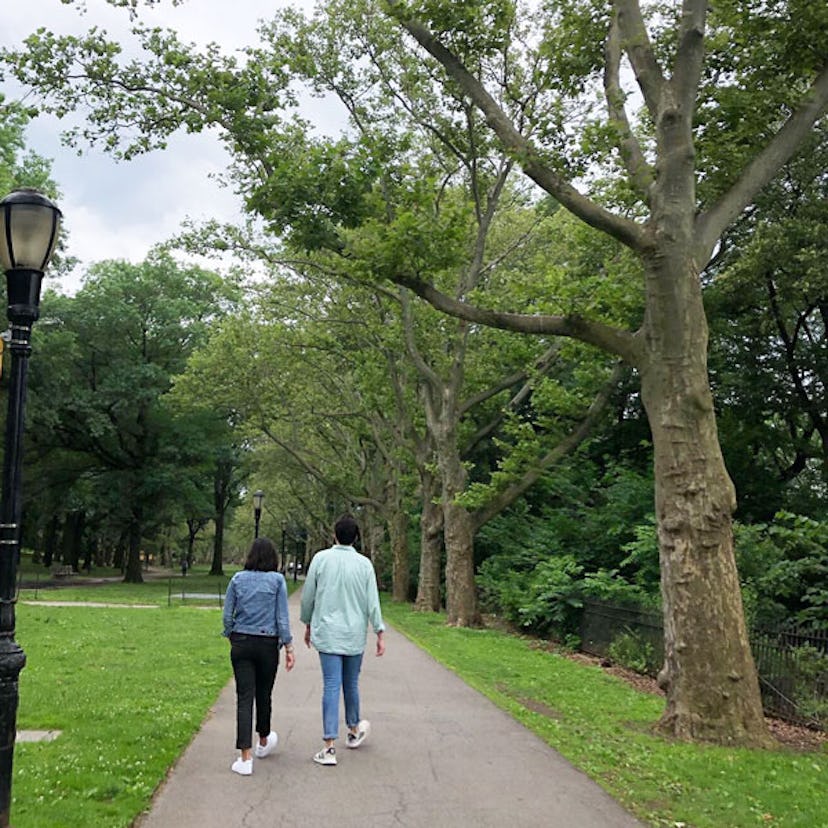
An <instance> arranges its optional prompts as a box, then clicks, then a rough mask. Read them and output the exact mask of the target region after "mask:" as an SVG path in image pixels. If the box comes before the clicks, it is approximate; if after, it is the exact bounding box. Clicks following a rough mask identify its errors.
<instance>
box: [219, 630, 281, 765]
mask: <svg viewBox="0 0 828 828" xmlns="http://www.w3.org/2000/svg"><path fill="white" fill-rule="evenodd" d="M230 662H231V663H232V665H233V674H234V675H235V677H236V747H237V748H238V749H239V750H249V749H250V748H251V747H252V744H253V699H254V697H255V699H256V733H258V734H259V735H260V736H267V735H268V734H269V733H270V714H271V706H270V705H271V703H270V696H271V694H272V693H273V683H274V682H275V681H276V670H277V669H278V667H279V639H278V638H271V637H268V636H263V635H244V634H243V633H231V634H230Z"/></svg>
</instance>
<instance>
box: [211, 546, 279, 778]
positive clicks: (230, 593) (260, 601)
mask: <svg viewBox="0 0 828 828" xmlns="http://www.w3.org/2000/svg"><path fill="white" fill-rule="evenodd" d="M277 569H278V556H277V554H276V547H275V545H274V544H273V541H271V540H270V539H269V538H257V539H256V540H255V541H253V545H252V546H251V547H250V552H248V554H247V560H245V562H244V569H242V570H241V571H239V572H237V573H236V574H235V575H234V576H233V577H232V578H231V579H230V583H229V584H228V586H227V594H226V595H225V602H224V614H223V618H224V635H225V636H227V638H229V639H230V661H231V663H232V664H233V674H234V675H235V677H236V747H237V748H238V749H239V750H240V751H241V755H240V756H239V758H238V759H236V761H235V762H233V764H232V766H231V770H233V771H234V772H235V773H238V774H241V775H242V776H249V775H250V774H251V773H253V751H252V742H253V699H254V697H255V700H256V732H257V733H258V734H259V742H258V744H257V745H256V756H257V757H259V758H263V757H265V756H267V755H268V754H270V753H272V752H273V751H274V750H275V748H276V743H277V742H278V740H279V737H278V736H277V735H276V733H275V732H274V731H272V730H271V729H270V715H271V698H270V697H271V694H272V693H273V684H274V683H275V681H276V670H277V669H278V667H279V648H280V647H284V648H285V668H286V669H287V670H288V671H290V670H292V669H293V664H294V655H293V637H292V636H291V634H290V619H289V617H288V608H287V598H288V595H287V584H286V582H285V578H284V576H283V575H281V574H280V573H279V572H277Z"/></svg>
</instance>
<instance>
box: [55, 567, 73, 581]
mask: <svg viewBox="0 0 828 828" xmlns="http://www.w3.org/2000/svg"><path fill="white" fill-rule="evenodd" d="M72 574H74V573H73V570H72V567H71V566H56V567H54V568H53V569H52V577H53V578H68V577H69V576H70V575H72Z"/></svg>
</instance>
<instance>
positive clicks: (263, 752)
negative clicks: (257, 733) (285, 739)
mask: <svg viewBox="0 0 828 828" xmlns="http://www.w3.org/2000/svg"><path fill="white" fill-rule="evenodd" d="M278 743H279V736H278V734H277V733H276V731H275V730H271V731H270V735H269V736H268V737H267V744H265V745H263V744H262V743H261V742H256V748H255V750H254V751H253V752H254V753H255V754H256V756H258V757H259V759H263V758H264V757H265V756H270V754H271V753H273V751H274V750H276V745H277V744H278Z"/></svg>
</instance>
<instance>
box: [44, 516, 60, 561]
mask: <svg viewBox="0 0 828 828" xmlns="http://www.w3.org/2000/svg"><path fill="white" fill-rule="evenodd" d="M59 533H60V517H59V516H58V515H52V517H51V518H50V519H49V523H48V524H46V532H45V533H44V537H43V566H45V567H46V568H47V569H48V568H49V567H50V566H51V565H52V561H53V560H54V559H55V549H56V548H57V543H58V535H59Z"/></svg>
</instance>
